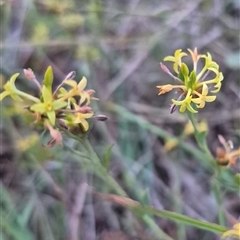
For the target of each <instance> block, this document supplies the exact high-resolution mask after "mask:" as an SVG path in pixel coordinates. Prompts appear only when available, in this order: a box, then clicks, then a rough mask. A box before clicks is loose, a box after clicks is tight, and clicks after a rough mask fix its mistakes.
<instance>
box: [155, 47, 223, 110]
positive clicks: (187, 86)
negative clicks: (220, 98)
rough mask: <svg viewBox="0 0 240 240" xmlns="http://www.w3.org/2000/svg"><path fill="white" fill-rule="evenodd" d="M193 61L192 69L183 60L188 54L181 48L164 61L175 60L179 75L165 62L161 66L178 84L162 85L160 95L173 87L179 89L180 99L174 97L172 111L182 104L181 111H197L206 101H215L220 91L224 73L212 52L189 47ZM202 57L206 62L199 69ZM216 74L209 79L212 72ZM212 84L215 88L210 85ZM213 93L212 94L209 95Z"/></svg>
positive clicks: (174, 66)
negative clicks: (200, 52)
mask: <svg viewBox="0 0 240 240" xmlns="http://www.w3.org/2000/svg"><path fill="white" fill-rule="evenodd" d="M188 52H189V53H190V55H191V58H192V61H193V68H192V70H191V71H190V70H189V68H188V66H187V65H186V64H185V63H184V62H182V58H183V57H186V56H188V54H187V53H186V52H182V50H181V49H178V50H176V51H175V53H174V56H167V57H165V58H164V61H170V62H173V70H174V72H175V73H176V75H177V76H175V75H173V74H172V73H171V72H170V70H169V69H168V68H167V66H165V65H164V64H163V63H160V66H161V68H162V70H163V71H164V72H166V73H167V74H168V75H170V76H171V77H172V78H173V79H174V80H175V81H177V82H178V83H179V84H178V85H171V84H166V85H160V86H157V88H159V95H162V94H165V93H167V92H170V91H171V90H173V89H177V90H179V93H180V94H179V97H178V99H172V102H173V104H172V106H171V113H172V112H174V111H175V109H176V107H177V106H180V112H185V111H186V109H187V110H188V111H190V112H192V113H197V110H196V108H204V106H205V103H206V102H213V101H214V100H215V99H216V93H218V92H219V91H220V88H221V85H222V83H221V82H222V80H223V74H222V73H221V72H219V66H218V64H217V63H216V62H214V61H213V60H212V56H211V54H210V53H207V54H206V55H199V54H198V52H197V48H195V49H194V50H193V51H192V50H190V49H188ZM200 59H204V60H205V64H204V66H203V68H202V69H201V70H199V69H198V62H199V60H200ZM211 72H212V73H213V74H214V77H213V78H212V79H207V77H208V75H209V74H210V73H211ZM210 85H212V86H213V88H214V89H211V88H210V87H209V86H210ZM209 94H211V95H209Z"/></svg>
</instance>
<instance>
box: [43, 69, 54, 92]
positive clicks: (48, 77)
mask: <svg viewBox="0 0 240 240" xmlns="http://www.w3.org/2000/svg"><path fill="white" fill-rule="evenodd" d="M52 83H53V71H52V67H51V66H49V67H48V68H47V70H46V72H45V75H44V80H43V84H44V85H45V86H46V87H47V88H48V89H49V90H50V91H51V92H52Z"/></svg>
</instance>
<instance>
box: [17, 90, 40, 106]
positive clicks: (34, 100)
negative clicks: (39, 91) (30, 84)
mask: <svg viewBox="0 0 240 240" xmlns="http://www.w3.org/2000/svg"><path fill="white" fill-rule="evenodd" d="M16 93H17V94H18V95H19V96H21V97H24V98H26V99H28V100H31V101H33V102H35V103H39V102H40V99H38V98H36V97H34V96H32V95H30V94H27V93H25V92H22V91H20V90H17V91H16Z"/></svg>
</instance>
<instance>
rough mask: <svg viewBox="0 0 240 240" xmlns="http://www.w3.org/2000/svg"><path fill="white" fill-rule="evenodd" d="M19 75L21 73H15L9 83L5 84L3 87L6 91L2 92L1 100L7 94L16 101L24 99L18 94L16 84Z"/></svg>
mask: <svg viewBox="0 0 240 240" xmlns="http://www.w3.org/2000/svg"><path fill="white" fill-rule="evenodd" d="M18 76H19V73H15V74H14V75H13V76H12V77H11V78H10V80H9V81H7V83H6V84H5V85H4V86H3V88H4V89H5V91H3V92H2V93H1V94H0V101H2V100H3V99H4V98H5V97H6V96H10V97H11V98H13V99H14V100H16V101H22V99H21V98H20V97H19V96H18V94H17V91H18V90H17V88H16V86H15V81H16V79H17V77H18Z"/></svg>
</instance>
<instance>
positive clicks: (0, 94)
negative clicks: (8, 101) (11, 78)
mask: <svg viewBox="0 0 240 240" xmlns="http://www.w3.org/2000/svg"><path fill="white" fill-rule="evenodd" d="M8 95H10V93H9V92H7V91H4V92H2V93H0V102H1V101H2V100H3V99H4V98H5V97H6V96H8Z"/></svg>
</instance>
